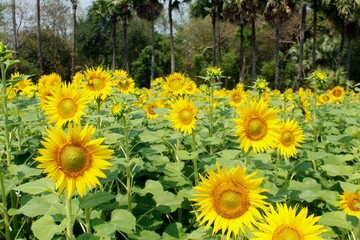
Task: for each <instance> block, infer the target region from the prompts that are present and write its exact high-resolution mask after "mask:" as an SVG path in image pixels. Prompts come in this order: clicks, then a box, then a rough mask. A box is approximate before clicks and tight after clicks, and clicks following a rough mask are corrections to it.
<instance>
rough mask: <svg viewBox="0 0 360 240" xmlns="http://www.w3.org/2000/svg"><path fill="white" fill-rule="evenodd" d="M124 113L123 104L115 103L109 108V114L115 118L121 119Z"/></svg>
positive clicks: (124, 107)
mask: <svg viewBox="0 0 360 240" xmlns="http://www.w3.org/2000/svg"><path fill="white" fill-rule="evenodd" d="M125 111H126V106H125V103H124V102H116V103H114V104H113V106H112V107H111V114H112V115H113V116H114V117H115V118H116V119H119V118H121V117H122V116H123V115H124V113H125Z"/></svg>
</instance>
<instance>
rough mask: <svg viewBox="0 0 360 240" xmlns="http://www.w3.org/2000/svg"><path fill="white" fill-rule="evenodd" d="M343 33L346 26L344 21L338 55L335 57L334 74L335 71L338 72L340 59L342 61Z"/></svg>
mask: <svg viewBox="0 0 360 240" xmlns="http://www.w3.org/2000/svg"><path fill="white" fill-rule="evenodd" d="M345 32H346V24H345V21H344V23H343V27H342V30H341V43H340V48H339V52H338V55H337V57H336V62H335V72H337V70H339V68H340V65H341V59H342V54H343V50H344V45H345Z"/></svg>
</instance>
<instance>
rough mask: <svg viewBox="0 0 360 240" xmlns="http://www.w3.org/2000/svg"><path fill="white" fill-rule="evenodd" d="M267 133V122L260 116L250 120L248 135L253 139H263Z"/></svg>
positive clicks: (247, 129)
mask: <svg viewBox="0 0 360 240" xmlns="http://www.w3.org/2000/svg"><path fill="white" fill-rule="evenodd" d="M266 133H267V124H266V122H265V121H264V120H263V119H261V118H258V117H255V118H252V119H250V120H249V122H248V125H247V128H246V135H247V136H248V137H249V138H250V139H251V140H253V141H257V140H261V139H262V138H263V137H264V136H265V135H266Z"/></svg>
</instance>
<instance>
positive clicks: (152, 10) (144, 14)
mask: <svg viewBox="0 0 360 240" xmlns="http://www.w3.org/2000/svg"><path fill="white" fill-rule="evenodd" d="M163 7H164V6H163V5H162V4H161V3H159V2H158V1H157V0H147V1H145V2H144V1H143V0H139V2H136V3H135V9H136V13H137V15H138V16H139V17H140V18H143V19H146V20H147V21H149V22H151V53H152V54H151V74H150V83H152V81H153V80H154V77H155V20H156V19H157V18H158V17H159V16H160V13H161V11H162V10H163Z"/></svg>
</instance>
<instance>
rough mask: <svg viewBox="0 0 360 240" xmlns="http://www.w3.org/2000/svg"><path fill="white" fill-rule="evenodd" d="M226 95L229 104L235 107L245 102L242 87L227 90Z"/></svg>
mask: <svg viewBox="0 0 360 240" xmlns="http://www.w3.org/2000/svg"><path fill="white" fill-rule="evenodd" d="M228 96H229V97H230V98H231V99H230V102H229V104H230V105H231V106H234V107H236V106H238V105H239V104H242V103H244V102H246V92H245V91H244V89H242V88H234V89H233V90H231V91H229V95H228Z"/></svg>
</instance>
